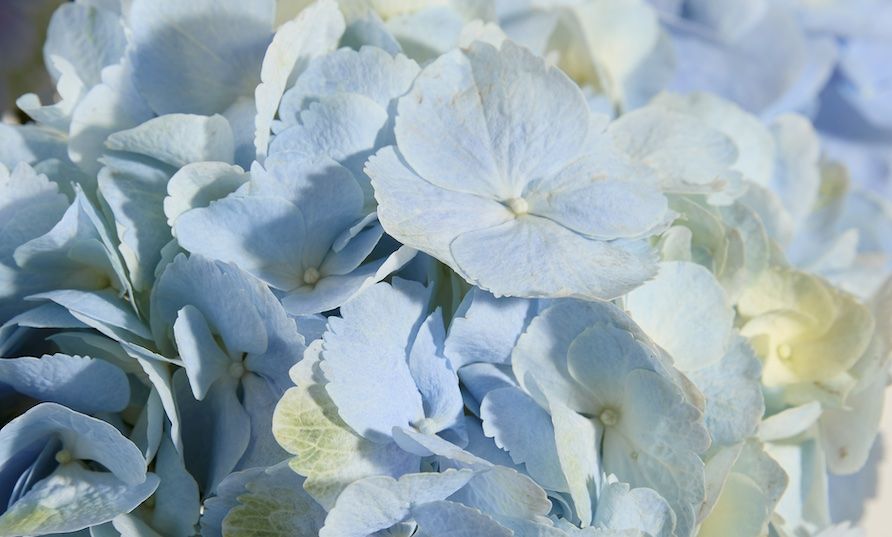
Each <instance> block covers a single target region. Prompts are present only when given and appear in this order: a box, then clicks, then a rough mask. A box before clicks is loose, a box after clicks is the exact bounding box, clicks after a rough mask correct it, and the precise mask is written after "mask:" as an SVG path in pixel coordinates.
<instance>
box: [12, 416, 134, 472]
mask: <svg viewBox="0 0 892 537" xmlns="http://www.w3.org/2000/svg"><path fill="white" fill-rule="evenodd" d="M51 437H57V438H59V439H61V441H62V446H61V447H62V449H64V450H66V451H67V452H68V453H70V454H71V456H72V458H74V459H80V460H92V461H96V462H98V463H100V464H102V465H103V466H105V467H106V468H107V469H108V470H109V471H110V472H111V473H112V474H114V476H115V478H116V479H117V480H120V481H123V482H124V483H126V484H129V485H137V484H139V483H142V482H144V481H145V479H146V461H145V459H144V458H143V456H142V453H140V451H139V449H138V448H137V447H136V446H135V445H134V444H133V443H132V442H130V441H129V440H127V439H126V438H125V437H124V436H123V435H121V433H120V432H118V430H117V429H115V428H114V427H112V426H111V425H109V424H108V423H106V422H104V421H101V420H98V419H96V418H91V417H89V416H86V415H84V414H79V413H77V412H74V411H73V410H70V409H68V408H66V407H63V406H61V405H57V404H55V403H41V404H39V405H37V406H35V407H33V408H32V409H30V410H29V411H27V412H25V413H24V414H22V415H21V416H19V417H17V418H15V419H14V420H12V421H10V422H9V423H8V424H6V426H4V427H3V429H2V430H0V467H3V466H5V465H6V464H7V463H8V462H9V461H10V460H11V459H13V457H15V456H16V453H17V452H18V450H19V449H21V448H22V446H26V445H29V443H30V442H33V441H35V440H37V439H40V438H44V439H49V438H51Z"/></svg>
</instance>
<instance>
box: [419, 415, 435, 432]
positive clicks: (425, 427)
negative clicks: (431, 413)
mask: <svg viewBox="0 0 892 537" xmlns="http://www.w3.org/2000/svg"><path fill="white" fill-rule="evenodd" d="M436 426H437V424H436V423H435V422H434V420H432V419H430V418H424V419H423V420H420V421H419V422H418V423H416V424H415V428H416V429H417V430H418V432H419V433H422V434H434V433H435V432H436Z"/></svg>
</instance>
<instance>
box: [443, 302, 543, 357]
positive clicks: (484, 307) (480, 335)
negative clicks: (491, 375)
mask: <svg viewBox="0 0 892 537" xmlns="http://www.w3.org/2000/svg"><path fill="white" fill-rule="evenodd" d="M537 307H538V306H537V303H536V302H534V301H531V300H525V299H520V298H496V297H494V296H492V295H491V294H490V293H487V292H486V291H483V290H481V289H479V288H477V287H475V288H473V289H471V290H470V291H469V292H468V294H467V295H465V298H464V299H463V300H462V303H461V305H460V306H459V309H458V311H457V312H456V314H455V316H454V317H453V319H452V322H451V323H450V324H449V335H448V337H447V338H446V347H445V350H444V352H445V354H446V357H447V358H449V361H450V362H451V363H452V367H453V368H455V369H456V370H458V369H460V368H461V367H463V366H465V365H468V364H473V363H476V362H486V363H494V364H506V363H508V362H509V361H510V359H511V351H512V350H513V349H514V344H515V343H516V342H517V338H518V337H520V334H521V333H523V331H524V329H525V328H526V325H527V323H528V322H529V320H530V317H531V312H533V311H535V309H536V308H537Z"/></svg>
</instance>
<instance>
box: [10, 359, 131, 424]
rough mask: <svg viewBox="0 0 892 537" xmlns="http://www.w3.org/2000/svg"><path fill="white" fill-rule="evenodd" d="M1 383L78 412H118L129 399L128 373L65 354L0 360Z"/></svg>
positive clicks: (107, 364)
mask: <svg viewBox="0 0 892 537" xmlns="http://www.w3.org/2000/svg"><path fill="white" fill-rule="evenodd" d="M0 383H2V384H6V385H7V386H10V387H11V388H12V389H14V390H15V391H17V392H19V393H21V394H24V395H27V396H28V397H31V398H32V399H36V400H38V401H52V402H54V403H59V404H61V405H64V406H67V407H69V408H71V409H73V410H77V411H79V412H85V413H87V414H95V413H98V412H118V411H121V410H123V409H124V407H126V406H127V404H128V403H129V402H130V385H129V384H128V382H127V376H126V375H125V374H124V372H123V371H121V370H120V369H119V368H118V367H117V366H115V365H113V364H111V363H109V362H106V361H104V360H98V359H94V358H89V357H80V356H68V355H66V354H53V355H46V356H44V357H42V358H12V359H2V360H0Z"/></svg>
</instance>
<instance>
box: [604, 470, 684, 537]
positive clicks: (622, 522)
mask: <svg viewBox="0 0 892 537" xmlns="http://www.w3.org/2000/svg"><path fill="white" fill-rule="evenodd" d="M593 525H594V526H597V527H599V528H605V529H610V530H639V531H642V532H645V533H646V534H647V535H650V536H652V537H673V536H674V535H675V513H674V512H673V511H672V508H670V507H669V504H668V503H666V500H664V499H663V498H662V497H661V496H660V495H659V494H658V493H657V492H656V491H655V490H653V489H647V488H636V489H633V488H631V487H630V486H629V485H628V483H619V482H614V483H609V484H607V485H605V486H604V488H603V489H602V491H601V496H600V497H599V498H598V512H597V514H596V516H595V520H594V524H593Z"/></svg>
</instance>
